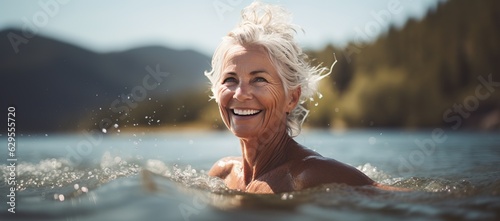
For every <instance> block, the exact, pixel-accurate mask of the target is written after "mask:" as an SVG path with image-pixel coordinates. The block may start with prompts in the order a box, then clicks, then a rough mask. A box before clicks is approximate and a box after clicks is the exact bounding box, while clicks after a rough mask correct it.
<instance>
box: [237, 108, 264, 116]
mask: <svg viewBox="0 0 500 221" xmlns="http://www.w3.org/2000/svg"><path fill="white" fill-rule="evenodd" d="M231 112H233V114H234V115H236V116H254V115H257V114H259V113H260V112H262V110H253V109H231Z"/></svg>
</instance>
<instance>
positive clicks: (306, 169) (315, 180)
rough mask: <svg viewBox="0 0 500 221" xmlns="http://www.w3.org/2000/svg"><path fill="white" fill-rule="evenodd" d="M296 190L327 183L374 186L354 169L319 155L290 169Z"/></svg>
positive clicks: (295, 164) (303, 159)
mask: <svg viewBox="0 0 500 221" xmlns="http://www.w3.org/2000/svg"><path fill="white" fill-rule="evenodd" d="M290 172H291V174H292V176H293V177H294V182H295V185H296V187H297V188H298V189H304V188H309V187H314V186H318V185H321V184H327V183H344V184H347V185H352V186H362V185H374V184H375V182H374V181H373V180H372V179H370V178H369V177H368V176H366V175H365V174H364V173H362V172H361V171H359V170H357V169H356V168H354V167H352V166H349V165H347V164H344V163H341V162H339V161H336V160H334V159H331V158H327V157H323V156H321V155H311V156H306V157H304V158H302V159H300V161H299V162H297V163H294V166H292V168H291V171H290Z"/></svg>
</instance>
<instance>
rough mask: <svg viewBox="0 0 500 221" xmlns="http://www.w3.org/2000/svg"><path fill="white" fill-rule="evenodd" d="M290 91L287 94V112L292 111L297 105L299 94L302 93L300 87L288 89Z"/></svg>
mask: <svg viewBox="0 0 500 221" xmlns="http://www.w3.org/2000/svg"><path fill="white" fill-rule="evenodd" d="M290 92H291V93H290V94H289V96H290V100H289V102H288V108H287V109H288V112H292V110H293V109H294V108H295V106H297V104H298V103H299V100H300V95H301V93H302V89H301V88H300V86H299V87H297V88H296V89H294V90H292V91H290Z"/></svg>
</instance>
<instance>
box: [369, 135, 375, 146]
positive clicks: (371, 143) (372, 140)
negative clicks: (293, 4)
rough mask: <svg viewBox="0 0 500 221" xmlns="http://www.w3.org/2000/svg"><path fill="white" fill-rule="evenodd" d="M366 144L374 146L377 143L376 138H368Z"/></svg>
mask: <svg viewBox="0 0 500 221" xmlns="http://www.w3.org/2000/svg"><path fill="white" fill-rule="evenodd" d="M368 143H370V145H374V144H375V143H377V138H375V137H370V138H369V139H368Z"/></svg>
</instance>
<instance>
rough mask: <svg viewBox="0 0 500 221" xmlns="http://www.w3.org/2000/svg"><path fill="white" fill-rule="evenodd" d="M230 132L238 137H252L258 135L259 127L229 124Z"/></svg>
mask: <svg viewBox="0 0 500 221" xmlns="http://www.w3.org/2000/svg"><path fill="white" fill-rule="evenodd" d="M231 132H232V133H233V134H234V135H235V136H236V137H238V138H252V137H256V136H258V133H259V128H257V127H252V126H249V125H245V126H234V125H232V126H231Z"/></svg>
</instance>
